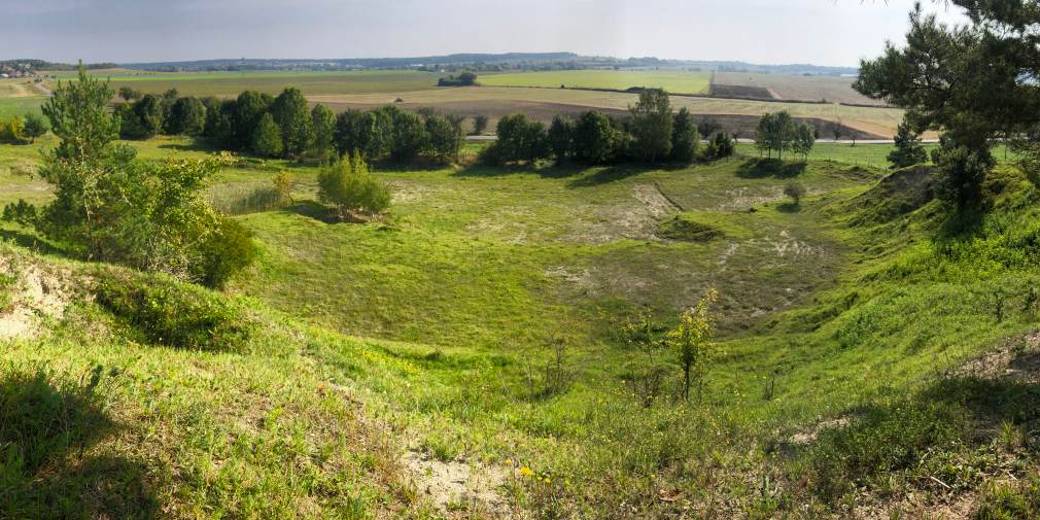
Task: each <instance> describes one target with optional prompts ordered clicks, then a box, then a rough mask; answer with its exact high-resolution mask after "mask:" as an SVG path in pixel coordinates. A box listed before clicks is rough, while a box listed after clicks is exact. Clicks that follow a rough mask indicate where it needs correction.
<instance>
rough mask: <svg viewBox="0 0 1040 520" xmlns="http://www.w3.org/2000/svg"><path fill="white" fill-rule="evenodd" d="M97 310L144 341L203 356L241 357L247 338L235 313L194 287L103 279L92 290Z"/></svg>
mask: <svg viewBox="0 0 1040 520" xmlns="http://www.w3.org/2000/svg"><path fill="white" fill-rule="evenodd" d="M95 296H96V301H97V303H98V305H100V306H101V307H102V308H104V309H106V310H108V311H109V312H111V313H112V314H113V315H114V316H116V317H117V318H119V319H121V320H124V321H125V322H126V323H127V324H128V325H129V326H130V327H131V328H132V329H133V330H134V331H136V332H137V333H139V334H140V335H141V336H142V337H143V338H144V339H145V340H146V341H149V342H152V343H156V344H160V345H166V346H170V347H177V348H186V349H192V350H205V351H241V350H243V349H244V346H245V344H246V343H247V342H248V340H249V338H250V331H251V329H250V327H249V325H248V321H247V319H246V317H245V316H243V313H242V312H241V311H240V309H239V308H238V307H236V306H233V305H231V304H229V303H227V302H226V301H225V300H224V299H222V298H220V297H218V296H216V295H214V294H212V293H210V292H208V291H206V290H205V289H201V288H199V287H196V286H191V285H183V284H179V283H176V282H175V281H173V280H172V279H168V278H163V277H149V276H143V275H131V274H126V273H119V274H115V273H106V274H105V275H104V276H102V277H101V278H100V279H99V281H98V283H97V286H96V287H95Z"/></svg>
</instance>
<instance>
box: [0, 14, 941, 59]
mask: <svg viewBox="0 0 1040 520" xmlns="http://www.w3.org/2000/svg"><path fill="white" fill-rule="evenodd" d="M737 5H739V6H740V7H736V6H737ZM912 5H913V2H912V1H911V0H889V1H888V2H887V3H886V2H870V1H866V2H861V1H860V0H791V1H789V2H785V3H783V5H777V3H776V2H775V1H773V2H771V1H768V0H740V1H737V2H725V1H723V0H700V1H693V2H680V1H679V0H647V1H646V2H642V3H640V5H638V6H632V5H629V4H627V3H625V2H622V1H620V0H607V1H599V2H597V1H594V0H568V1H553V0H531V1H528V2H523V3H521V2H508V1H502V0H497V1H486V2H478V1H475V0H449V1H444V2H436V3H434V2H426V1H421V0H403V1H399V2H394V3H393V4H390V5H385V4H382V3H380V2H377V1H374V0H341V1H336V0H306V1H302V2H287V1H285V0H256V1H253V2H250V1H248V0H226V1H224V2H220V3H219V4H214V3H211V2H206V1H204V0H182V1H171V2H157V1H153V0H143V1H136V2H135V1H132V0H39V1H37V2H34V3H33V4H31V5H26V4H17V5H13V6H8V7H6V8H5V9H6V10H7V11H8V12H9V13H10V14H11V15H12V19H13V20H14V23H13V25H9V26H8V27H7V28H6V32H7V34H6V35H5V40H6V41H5V45H4V46H5V47H9V48H7V49H0V53H2V55H0V59H14V58H38V59H44V60H49V61H56V62H75V61H76V60H79V59H82V60H83V61H85V62H115V63H135V62H137V63H141V62H159V61H193V60H206V59H234V58H239V57H246V58H256V59H334V58H393V57H416V56H437V55H445V54H456V53H504V52H575V53H577V54H581V55H586V56H611V57H619V58H627V57H644V56H655V57H658V58H662V59H689V60H705V61H744V62H749V63H756V64H764V65H773V64H814V65H823V66H845V67H854V66H856V65H858V62H859V59H860V58H864V57H871V56H874V55H876V54H877V53H879V52H880V51H881V50H882V49H883V47H884V43H885V41H886V40H894V41H901V40H902V36H903V34H904V33H905V31H906V28H907V12H908V11H909V9H910V8H911V6H912ZM926 9H929V10H932V11H938V12H939V14H940V17H941V18H943V19H944V20H957V19H958V18H959V16H958V15H954V14H953V13H950V12H947V11H946V9H945V8H944V7H941V6H938V5H927V6H926ZM751 13H753V14H754V16H753V17H748V16H736V15H741V14H751Z"/></svg>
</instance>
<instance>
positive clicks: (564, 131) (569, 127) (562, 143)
mask: <svg viewBox="0 0 1040 520" xmlns="http://www.w3.org/2000/svg"><path fill="white" fill-rule="evenodd" d="M548 139H549V148H551V149H552V152H553V155H554V156H555V157H556V162H563V161H566V160H567V158H568V157H570V156H571V154H572V153H573V150H574V122H573V121H571V120H570V119H564V118H563V117H561V116H556V117H553V120H552V124H551V125H549V133H548Z"/></svg>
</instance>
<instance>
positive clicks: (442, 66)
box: [120, 52, 858, 76]
mask: <svg viewBox="0 0 1040 520" xmlns="http://www.w3.org/2000/svg"><path fill="white" fill-rule="evenodd" d="M120 66H122V67H126V68H130V69H137V70H147V71H157V72H179V71H246V70H316V71H320V70H348V69H416V70H430V71H442V70H449V71H454V70H472V71H499V70H568V69H602V68H618V69H640V68H643V69H677V70H682V69H687V70H707V71H729V72H765V73H773V74H789V75H803V74H805V75H814V76H840V75H855V74H856V73H857V71H858V69H857V68H855V67H822V66H817V65H807V64H797V65H756V64H752V63H745V62H739V61H691V60H662V59H659V58H654V57H644V58H625V59H622V58H612V57H601V56H580V55H578V54H575V53H571V52H551V53H505V54H450V55H446V56H425V57H412V58H342V59H341V58H336V59H298V60H285V59H255V58H241V59H218V60H199V61H177V62H156V63H126V64H121V65H120Z"/></svg>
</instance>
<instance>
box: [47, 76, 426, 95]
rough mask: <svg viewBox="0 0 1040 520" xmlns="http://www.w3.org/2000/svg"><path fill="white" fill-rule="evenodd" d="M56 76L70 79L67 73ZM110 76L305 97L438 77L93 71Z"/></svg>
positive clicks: (398, 86)
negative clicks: (295, 91)
mask: <svg viewBox="0 0 1040 520" xmlns="http://www.w3.org/2000/svg"><path fill="white" fill-rule="evenodd" d="M48 74H55V75H56V77H57V78H59V79H60V78H69V77H74V75H72V76H70V75H69V73H65V72H62V73H48ZM91 74H92V75H94V76H97V77H102V78H107V79H110V80H111V84H112V87H113V88H114V89H119V87H123V86H128V87H132V88H134V89H136V90H139V91H141V92H144V93H146V94H161V93H163V92H165V91H166V90H168V89H171V88H175V89H177V91H178V92H179V93H180V94H181V95H189V96H218V97H221V96H225V97H226V96H237V95H238V94H239V93H240V92H242V91H243V90H257V91H260V92H265V93H269V94H278V93H279V92H281V91H282V90H283V89H285V88H286V87H290V86H292V87H297V88H299V89H300V90H301V91H303V93H304V94H306V95H335V94H364V93H374V92H410V91H415V90H425V89H432V88H434V87H435V86H436V85H437V80H438V79H439V78H440V77H441V76H442V75H441V74H436V73H432V72H420V71H408V70H404V71H401V70H386V71H331V72H307V71H300V72H281V71H246V72H146V71H137V70H127V69H113V70H108V69H105V70H98V71H91Z"/></svg>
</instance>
